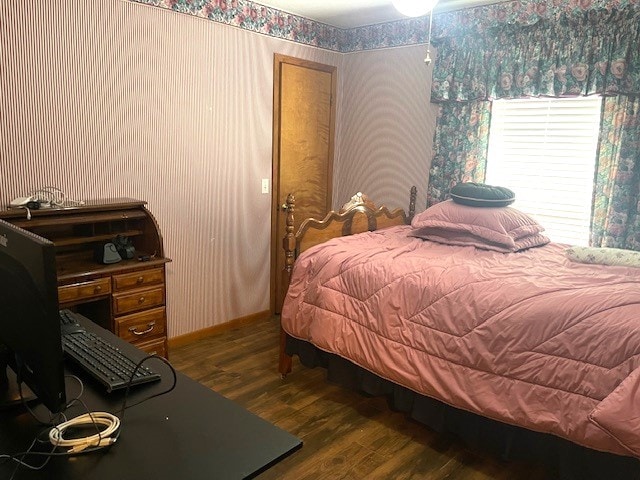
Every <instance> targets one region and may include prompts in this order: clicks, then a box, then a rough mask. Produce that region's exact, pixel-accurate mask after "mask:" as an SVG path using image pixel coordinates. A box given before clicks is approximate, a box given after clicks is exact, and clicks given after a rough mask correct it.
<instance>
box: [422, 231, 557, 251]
mask: <svg viewBox="0 0 640 480" xmlns="http://www.w3.org/2000/svg"><path fill="white" fill-rule="evenodd" d="M409 235H410V236H412V237H418V238H422V239H423V240H430V241H432V242H438V243H444V244H445V245H460V246H464V247H476V248H482V249H484V250H493V251H494V252H502V253H509V252H519V251H520V250H526V249H527V248H532V247H540V246H542V245H546V244H547V243H549V239H548V238H547V237H545V236H544V235H542V234H541V233H534V234H532V235H528V236H526V237H522V238H518V239H516V240H515V241H514V245H513V247H507V246H505V245H503V244H500V243H493V242H491V241H489V240H486V239H484V238H482V237H478V236H476V235H473V234H472V233H466V232H455V231H451V230H447V229H444V228H443V229H438V228H431V227H427V228H423V229H417V230H414V231H413V232H411V233H410V234H409Z"/></svg>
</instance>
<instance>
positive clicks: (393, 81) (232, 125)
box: [0, 0, 435, 337]
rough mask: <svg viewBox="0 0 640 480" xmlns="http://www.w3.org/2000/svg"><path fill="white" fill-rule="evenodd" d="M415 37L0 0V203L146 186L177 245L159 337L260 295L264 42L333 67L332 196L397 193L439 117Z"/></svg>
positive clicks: (420, 159)
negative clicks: (350, 37) (265, 31)
mask: <svg viewBox="0 0 640 480" xmlns="http://www.w3.org/2000/svg"><path fill="white" fill-rule="evenodd" d="M423 50H424V48H423V47H420V46H413V47H403V48H398V49H388V50H380V51H369V52H357V53H351V54H346V55H345V54H341V53H337V52H332V51H329V50H322V49H318V48H314V47H310V46H306V45H301V44H298V43H293V42H289V41H287V40H282V39H276V38H272V37H268V36H264V35H260V34H257V33H252V32H249V31H246V30H241V29H238V28H234V27H230V26H227V25H223V24H219V23H215V22H211V21H208V20H205V19H200V18H197V17H193V16H189V15H182V14H178V13H175V12H172V11H170V10H165V9H158V8H155V7H150V6H146V5H143V4H139V3H130V2H126V1H119V0H110V1H107V2H73V1H71V0H60V1H56V2H2V3H0V205H5V204H7V203H8V202H9V201H10V200H11V199H12V198H13V197H16V196H22V195H25V194H27V193H28V192H30V191H33V190H34V189H37V188H39V187H42V186H46V185H54V186H57V187H59V188H61V189H63V190H64V191H65V192H66V193H67V195H68V196H69V197H70V198H75V199H88V198H110V197H122V196H129V197H134V198H140V199H144V200H146V201H147V202H148V207H149V209H150V210H151V212H152V213H153V214H154V216H155V217H156V219H157V220H158V223H159V225H160V228H161V231H162V233H163V236H164V242H165V252H166V254H167V255H168V256H170V257H171V258H172V259H173V262H172V263H170V264H169V265H168V272H167V275H168V277H167V290H168V300H167V303H168V322H169V325H168V327H169V332H168V333H169V337H175V336H178V335H182V334H187V333H190V332H195V331H198V330H200V329H204V328H207V327H211V326H214V325H218V324H221V323H224V322H227V321H230V320H233V319H235V318H240V317H244V316H247V315H251V314H254V313H258V312H262V311H265V310H268V308H269V261H270V257H269V252H270V221H271V220H270V206H271V198H270V195H267V194H262V193H261V192H260V187H261V179H262V178H269V179H270V178H271V142H272V138H271V130H272V106H273V105H272V103H273V102H272V89H273V83H272V82H273V78H272V77H273V56H274V53H282V54H285V55H290V56H294V57H299V58H305V59H309V60H313V61H316V62H321V63H325V64H330V65H336V66H337V68H338V82H339V83H338V99H337V102H338V103H337V105H338V108H337V110H338V119H337V126H336V135H337V138H336V158H335V168H334V171H335V179H334V205H339V204H342V203H344V202H345V201H346V200H347V199H348V198H349V197H350V196H351V195H352V194H353V193H355V191H357V190H362V191H364V192H366V193H368V194H369V195H370V196H371V197H372V198H373V199H380V200H382V201H384V202H385V203H389V205H390V206H404V207H406V206H407V202H408V200H407V199H408V188H409V186H410V185H412V184H417V185H418V187H419V189H420V192H421V194H422V195H423V197H424V190H425V188H426V176H427V172H428V166H429V165H428V160H427V159H428V158H430V145H431V141H430V138H431V136H432V134H433V130H432V128H433V122H434V120H435V112H434V111H433V109H432V107H431V106H430V105H429V103H428V90H429V72H428V70H427V69H425V66H424V64H423V63H422V58H423V57H424V51H423ZM399 72H402V74H399ZM374 169H380V170H382V171H383V172H384V175H383V177H384V181H382V180H381V179H382V178H383V177H381V176H380V175H377V174H374V173H373V172H374ZM419 203H420V204H422V205H423V204H424V200H420V199H419Z"/></svg>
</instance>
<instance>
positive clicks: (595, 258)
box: [565, 247, 640, 267]
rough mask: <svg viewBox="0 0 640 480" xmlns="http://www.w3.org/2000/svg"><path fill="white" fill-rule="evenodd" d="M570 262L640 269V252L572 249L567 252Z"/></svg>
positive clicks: (607, 249) (597, 248)
mask: <svg viewBox="0 0 640 480" xmlns="http://www.w3.org/2000/svg"><path fill="white" fill-rule="evenodd" d="M565 253H566V255H567V257H568V258H569V260H573V261H574V262H580V263H596V264H599V265H616V266H622V267H640V252H636V251H634V250H623V249H622V248H607V247H570V248H567V249H566V250H565Z"/></svg>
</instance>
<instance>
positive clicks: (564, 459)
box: [279, 187, 640, 480]
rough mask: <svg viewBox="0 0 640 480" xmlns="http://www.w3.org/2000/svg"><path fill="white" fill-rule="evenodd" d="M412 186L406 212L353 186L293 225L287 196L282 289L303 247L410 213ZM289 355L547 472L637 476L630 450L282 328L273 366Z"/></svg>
mask: <svg viewBox="0 0 640 480" xmlns="http://www.w3.org/2000/svg"><path fill="white" fill-rule="evenodd" d="M415 201H416V187H412V188H411V194H410V201H409V213H408V214H405V212H404V211H403V210H402V209H396V210H393V211H389V210H388V209H387V208H386V207H378V208H377V207H376V206H375V204H374V203H373V202H371V201H370V200H369V199H368V198H367V196H366V195H363V194H361V193H358V194H356V195H354V196H353V197H352V199H351V200H350V201H349V202H348V203H347V204H345V205H344V206H343V207H342V209H340V211H338V212H335V211H331V212H329V213H328V214H327V215H326V217H325V218H324V219H322V220H316V219H307V220H305V221H303V222H302V224H301V225H300V227H299V228H298V230H297V232H295V233H294V212H295V199H294V197H293V195H289V196H288V197H287V203H286V209H287V212H288V214H287V218H286V236H285V237H284V239H283V248H284V250H285V265H284V272H283V273H284V274H283V287H284V289H283V291H286V289H287V288H288V286H289V282H290V280H291V273H292V270H293V264H294V262H295V260H296V258H297V256H298V255H299V254H300V253H302V252H304V251H305V250H306V249H308V248H310V247H312V246H314V245H318V244H320V243H322V242H325V241H327V240H330V239H332V238H336V237H340V236H345V235H352V234H354V233H361V232H365V231H374V230H377V229H380V228H385V227H389V226H394V225H402V224H409V223H411V220H412V218H413V216H414V214H415ZM292 355H298V356H299V357H300V361H301V363H302V364H304V365H305V366H307V367H311V368H313V367H315V366H321V367H324V368H326V369H327V376H328V378H329V379H330V380H331V381H332V382H334V383H337V384H340V385H342V386H344V387H346V388H350V389H352V390H357V391H360V392H364V393H366V394H368V395H372V396H378V395H384V396H386V397H387V400H388V403H389V405H390V407H391V408H393V409H394V410H396V411H400V412H404V413H405V414H407V415H408V416H409V417H411V418H413V419H415V420H417V421H418V422H419V423H422V424H424V425H426V426H427V427H428V428H430V429H432V430H435V431H437V432H441V433H446V434H453V435H454V436H456V437H458V438H460V439H462V441H463V442H465V443H466V444H467V445H469V446H471V447H472V448H474V449H478V450H480V451H485V452H488V453H489V454H491V455H493V456H495V457H498V458H502V459H503V460H507V461H512V460H524V461H534V462H536V463H542V464H544V465H546V466H547V467H549V468H551V470H552V471H553V472H554V473H553V474H552V477H551V478H562V479H563V480H586V479H589V480H596V479H597V480H600V479H602V478H616V479H618V478H620V479H623V478H624V479H625V480H627V479H628V480H640V463H639V462H638V460H637V459H635V458H632V457H621V456H618V455H614V454H609V453H603V452H598V451H595V450H591V449H588V448H586V447H582V446H579V445H577V444H574V443H572V442H570V441H568V440H565V439H562V438H560V437H556V436H554V435H551V434H546V433H539V432H534V431H531V430H527V429H524V428H522V427H517V426H513V425H507V424H504V423H501V422H498V421H495V420H491V419H489V418H486V417H483V416H481V415H477V414H474V413H470V412H466V411H464V410H459V409H456V408H454V407H451V406H449V405H446V404H444V403H442V402H439V401H437V400H434V399H430V398H429V397H425V396H422V395H420V394H417V393H415V392H413V391H410V390H408V389H406V388H404V387H401V386H399V385H396V384H394V383H392V382H390V381H388V380H384V379H382V378H381V377H378V376H377V375H375V374H373V373H371V372H368V371H366V370H364V369H362V368H361V367H358V366H356V365H355V364H353V363H351V362H349V361H348V360H345V359H343V358H341V357H339V356H337V355H334V354H330V353H327V352H323V351H322V350H319V349H317V348H316V347H314V346H313V345H311V344H310V343H307V342H305V341H302V340H298V339H295V338H293V337H289V336H288V335H287V334H286V333H285V332H284V330H282V329H281V331H280V358H279V372H280V374H281V376H282V378H285V377H286V375H287V374H288V373H290V372H291V365H292Z"/></svg>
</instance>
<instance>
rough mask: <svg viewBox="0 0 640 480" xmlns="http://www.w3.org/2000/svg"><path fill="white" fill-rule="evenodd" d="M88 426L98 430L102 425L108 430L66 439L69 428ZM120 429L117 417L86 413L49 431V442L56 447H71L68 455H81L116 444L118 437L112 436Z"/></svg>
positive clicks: (106, 414)
mask: <svg viewBox="0 0 640 480" xmlns="http://www.w3.org/2000/svg"><path fill="white" fill-rule="evenodd" d="M86 425H94V426H96V428H98V425H102V426H105V427H106V428H105V429H104V430H102V431H101V432H100V433H96V434H94V435H90V436H88V437H80V438H70V439H66V438H64V432H65V431H66V430H67V429H68V428H70V427H78V426H86ZM119 428H120V419H119V418H118V417H116V416H115V415H112V414H110V413H107V412H91V413H85V414H84V415H79V416H77V417H75V418H72V419H71V420H67V421H66V422H63V423H61V424H60V425H58V426H56V427H53V428H52V429H51V430H50V431H49V441H50V442H51V444H52V445H55V446H56V447H70V449H69V452H68V453H79V452H82V451H83V450H84V449H86V448H89V447H93V448H101V447H106V446H108V445H112V444H114V443H115V441H116V437H112V436H111V435H112V434H114V433H115V432H117V431H118V429H119Z"/></svg>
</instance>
